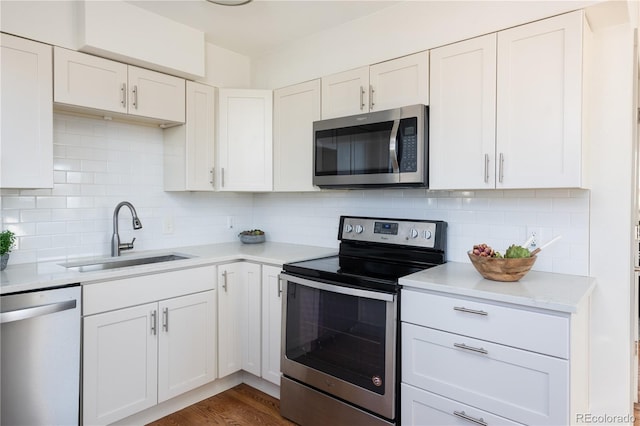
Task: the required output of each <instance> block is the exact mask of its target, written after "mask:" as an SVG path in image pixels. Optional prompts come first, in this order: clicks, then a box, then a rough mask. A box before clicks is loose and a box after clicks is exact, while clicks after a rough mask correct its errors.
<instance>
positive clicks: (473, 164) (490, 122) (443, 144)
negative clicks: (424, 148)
mask: <svg viewBox="0 0 640 426" xmlns="http://www.w3.org/2000/svg"><path fill="white" fill-rule="evenodd" d="M429 76H430V78H431V104H430V108H429V133H430V136H429V173H430V174H429V187H430V188H431V189H461V188H464V189H490V188H494V187H495V143H496V130H495V128H496V108H495V106H496V34H489V35H486V36H484V37H478V38H474V39H470V40H466V41H463V42H460V43H454V44H451V45H448V46H444V47H440V48H437V49H433V50H432V51H431V71H430V73H429Z"/></svg>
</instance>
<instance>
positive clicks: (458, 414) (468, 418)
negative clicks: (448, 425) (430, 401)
mask: <svg viewBox="0 0 640 426" xmlns="http://www.w3.org/2000/svg"><path fill="white" fill-rule="evenodd" d="M453 415H454V416H456V417H460V418H461V419H464V420H466V421H468V422H471V423H475V424H477V425H481V426H489V423H487V422H485V421H484V419H483V418H482V417H480V418H479V419H476V418H475V417H471V416H470V415H468V414H466V413H465V412H464V411H454V412H453Z"/></svg>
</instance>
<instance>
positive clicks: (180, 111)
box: [129, 66, 185, 123]
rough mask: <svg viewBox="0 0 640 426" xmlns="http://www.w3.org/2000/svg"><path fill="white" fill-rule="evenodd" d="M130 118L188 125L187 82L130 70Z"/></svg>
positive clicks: (176, 78)
mask: <svg viewBox="0 0 640 426" xmlns="http://www.w3.org/2000/svg"><path fill="white" fill-rule="evenodd" d="M129 114H132V115H139V116H142V117H151V118H157V119H161V120H166V121H172V122H178V123H184V117H185V81H184V79H182V78H178V77H173V76H171V75H167V74H162V73H159V72H156V71H150V70H146V69H143V68H138V67H132V66H129Z"/></svg>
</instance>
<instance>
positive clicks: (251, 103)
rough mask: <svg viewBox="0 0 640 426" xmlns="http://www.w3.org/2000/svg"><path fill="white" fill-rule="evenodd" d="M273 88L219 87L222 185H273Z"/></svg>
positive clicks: (227, 188) (248, 187) (226, 187)
mask: <svg viewBox="0 0 640 426" xmlns="http://www.w3.org/2000/svg"><path fill="white" fill-rule="evenodd" d="M272 99H273V94H272V92H271V90H249V89H220V90H219V103H218V111H219V139H218V140H219V147H218V149H219V151H218V164H219V167H218V169H219V170H220V171H219V173H220V175H219V181H218V182H219V189H220V190H221V191H271V189H272V188H273V183H272V182H273V144H272V127H273V121H272V120H273V104H272V102H273V101H272Z"/></svg>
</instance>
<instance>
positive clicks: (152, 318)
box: [151, 309, 158, 336]
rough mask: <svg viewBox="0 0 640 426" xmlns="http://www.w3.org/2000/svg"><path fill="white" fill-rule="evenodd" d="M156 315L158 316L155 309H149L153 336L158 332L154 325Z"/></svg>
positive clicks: (155, 324)
mask: <svg viewBox="0 0 640 426" xmlns="http://www.w3.org/2000/svg"><path fill="white" fill-rule="evenodd" d="M157 316H158V313H157V311H156V310H155V309H154V310H153V311H151V334H153V335H154V336H155V335H156V334H158V330H157V328H156V326H157V325H158V318H157Z"/></svg>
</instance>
